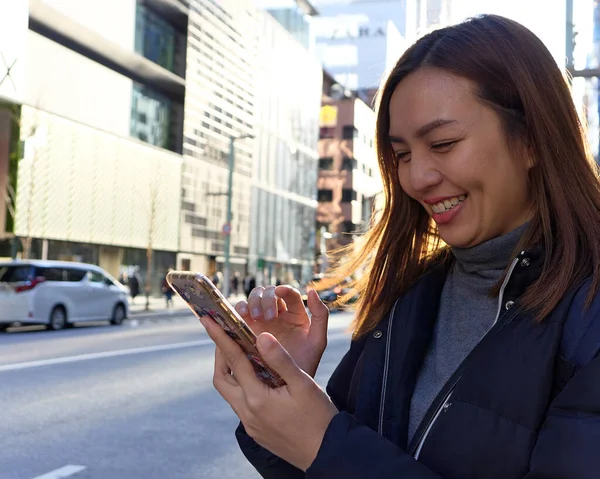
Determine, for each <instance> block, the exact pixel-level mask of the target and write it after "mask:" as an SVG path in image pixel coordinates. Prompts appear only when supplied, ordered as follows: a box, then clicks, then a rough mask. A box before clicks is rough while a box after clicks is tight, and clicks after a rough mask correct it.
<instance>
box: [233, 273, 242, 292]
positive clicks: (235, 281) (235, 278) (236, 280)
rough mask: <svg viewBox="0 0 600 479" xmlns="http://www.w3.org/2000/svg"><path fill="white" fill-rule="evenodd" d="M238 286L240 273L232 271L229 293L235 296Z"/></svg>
mask: <svg viewBox="0 0 600 479" xmlns="http://www.w3.org/2000/svg"><path fill="white" fill-rule="evenodd" d="M239 287H240V273H238V272H237V271H236V272H235V273H233V278H232V279H231V294H232V295H235V296H237V294H238V288H239Z"/></svg>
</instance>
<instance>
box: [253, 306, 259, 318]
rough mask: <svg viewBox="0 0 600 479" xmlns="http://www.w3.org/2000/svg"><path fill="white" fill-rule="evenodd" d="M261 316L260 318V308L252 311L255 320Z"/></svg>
mask: <svg viewBox="0 0 600 479" xmlns="http://www.w3.org/2000/svg"><path fill="white" fill-rule="evenodd" d="M259 316H260V309H258V308H254V309H253V310H252V317H253V318H258V317H259Z"/></svg>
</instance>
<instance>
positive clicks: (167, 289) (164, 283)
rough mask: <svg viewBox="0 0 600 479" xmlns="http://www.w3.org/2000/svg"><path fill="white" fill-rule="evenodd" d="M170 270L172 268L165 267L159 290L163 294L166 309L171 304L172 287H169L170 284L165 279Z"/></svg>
mask: <svg viewBox="0 0 600 479" xmlns="http://www.w3.org/2000/svg"><path fill="white" fill-rule="evenodd" d="M171 271H173V268H169V269H167V273H166V274H165V276H164V277H163V280H162V284H161V291H162V293H163V294H164V295H165V302H166V307H167V309H169V308H170V307H171V306H173V289H172V288H171V285H170V284H169V282H168V281H167V275H168V274H169V272H171Z"/></svg>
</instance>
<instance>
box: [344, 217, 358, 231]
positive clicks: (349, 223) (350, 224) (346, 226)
mask: <svg viewBox="0 0 600 479" xmlns="http://www.w3.org/2000/svg"><path fill="white" fill-rule="evenodd" d="M355 229H356V227H355V225H354V223H353V222H352V221H349V220H346V221H344V222H343V223H342V232H343V233H352V232H354V231H355Z"/></svg>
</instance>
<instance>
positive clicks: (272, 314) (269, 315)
mask: <svg viewBox="0 0 600 479" xmlns="http://www.w3.org/2000/svg"><path fill="white" fill-rule="evenodd" d="M265 317H266V318H267V319H273V318H274V317H275V310H274V309H273V308H269V309H267V312H266V313H265Z"/></svg>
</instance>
